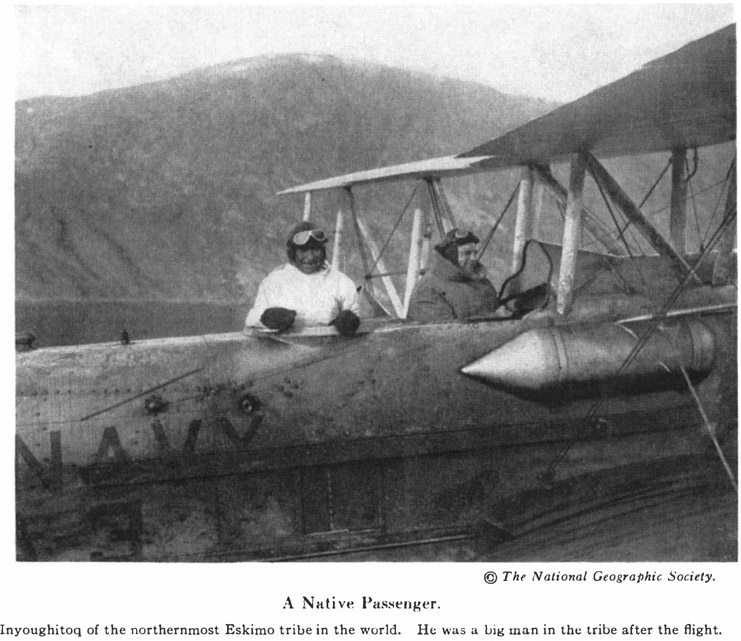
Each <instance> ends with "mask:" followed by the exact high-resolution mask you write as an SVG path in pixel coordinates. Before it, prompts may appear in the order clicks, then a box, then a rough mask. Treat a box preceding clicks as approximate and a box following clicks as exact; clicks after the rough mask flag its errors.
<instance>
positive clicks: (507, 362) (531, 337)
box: [461, 329, 560, 390]
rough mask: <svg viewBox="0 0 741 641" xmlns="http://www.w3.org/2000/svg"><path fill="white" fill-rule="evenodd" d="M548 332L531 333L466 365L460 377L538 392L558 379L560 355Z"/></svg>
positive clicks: (522, 335) (553, 339)
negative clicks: (462, 375)
mask: <svg viewBox="0 0 741 641" xmlns="http://www.w3.org/2000/svg"><path fill="white" fill-rule="evenodd" d="M558 351H559V350H558V346H557V343H556V340H555V338H554V336H553V335H552V334H551V332H550V331H548V330H547V329H538V330H530V331H528V332H525V333H524V334H520V335H519V336H517V337H515V338H513V339H512V340H511V341H509V342H507V343H505V344H504V345H501V346H499V347H497V348H496V349H494V350H492V351H491V352H489V353H488V354H486V355H484V356H482V357H481V358H479V359H478V360H475V361H473V362H472V363H469V364H468V365H466V366H465V367H463V368H462V369H461V374H464V375H465V376H469V377H470V378H474V379H477V380H480V381H484V382H486V383H489V384H492V385H496V386H498V387H506V388H516V389H524V390H540V389H542V388H543V387H545V386H547V385H549V384H552V383H553V382H554V381H557V380H558V378H559V370H560V367H559V354H558Z"/></svg>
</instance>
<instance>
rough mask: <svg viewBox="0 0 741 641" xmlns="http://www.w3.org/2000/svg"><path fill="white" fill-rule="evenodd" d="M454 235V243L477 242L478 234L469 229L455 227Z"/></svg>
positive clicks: (466, 243)
mask: <svg viewBox="0 0 741 641" xmlns="http://www.w3.org/2000/svg"><path fill="white" fill-rule="evenodd" d="M454 235H455V238H454V242H455V244H456V245H468V244H469V243H478V242H479V238H478V236H476V234H474V233H473V232H470V231H461V230H460V229H456V230H455V231H454Z"/></svg>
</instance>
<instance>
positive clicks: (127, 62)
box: [15, 3, 734, 101]
mask: <svg viewBox="0 0 741 641" xmlns="http://www.w3.org/2000/svg"><path fill="white" fill-rule="evenodd" d="M733 20H734V11H733V5H732V4H681V5H680V4H609V5H608V4H604V5H595V4H590V3H587V4H584V3H582V4H555V5H554V4H549V5H535V4H491V3H490V4H459V5H451V4H414V5H412V4H393V5H389V4H383V5H380V4H350V5H332V4H324V5H306V4H300V5H291V6H288V5H280V4H277V5H276V4H271V5H270V6H261V5H253V4H248V5H226V6H223V5H219V6H216V5H186V6H173V5H147V6H131V5H129V6H127V5H117V6H110V5H84V6H83V5H69V4H67V5H42V4H31V5H18V6H16V9H15V37H16V40H15V68H16V92H15V96H16V99H24V98H30V97H35V96H40V95H64V96H71V95H83V94H88V93H93V92H95V91H100V90H103V89H111V88H116V87H123V86H130V85H135V84H140V83H143V82H151V81H155V80H161V79H165V78H169V77H173V76H176V75H179V74H181V73H184V72H187V71H190V70H192V69H196V68H199V67H203V66H207V65H212V64H217V63H221V62H227V61H231V60H237V59H240V58H247V57H251V56H256V55H261V54H270V53H283V52H300V53H316V54H334V55H338V56H342V57H353V58H360V59H365V60H370V61H373V62H378V63H381V64H386V65H390V66H397V67H402V68H407V69H413V70H417V71H423V72H427V73H433V74H437V75H442V76H447V77H453V78H460V79H464V80H472V81H476V82H480V83H483V84H487V85H489V86H493V87H495V88H497V89H499V90H500V91H503V92H505V93H511V94H521V95H529V96H535V97H540V98H545V99H549V100H557V101H568V100H572V99H575V98H578V97H579V96H581V95H584V94H585V93H587V92H589V91H591V90H592V89H595V88H596V87H599V86H601V85H603V84H606V83H608V82H611V81H613V80H616V79H618V78H620V77H622V76H624V75H626V74H628V73H630V72H631V71H633V70H635V69H636V68H638V67H639V66H640V65H642V64H644V63H645V62H648V61H649V60H652V59H653V58H656V57H658V56H660V55H664V54H666V53H669V52H671V51H673V50H675V49H677V48H678V47H680V46H681V45H683V44H685V43H687V42H689V41H691V40H694V39H696V38H698V37H700V36H703V35H705V34H708V33H711V32H713V31H715V30H717V29H719V28H721V27H723V26H725V25H727V24H729V23H730V22H733Z"/></svg>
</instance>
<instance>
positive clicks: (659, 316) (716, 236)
mask: <svg viewBox="0 0 741 641" xmlns="http://www.w3.org/2000/svg"><path fill="white" fill-rule="evenodd" d="M735 218H736V207H733V208H731V209H730V210H729V211H728V212H727V213H726V215H725V217H724V219H723V222H722V223H721V224H720V225H719V226H718V228H717V229H716V230H715V232H714V233H713V236H712V238H711V239H710V241H709V242H708V244H707V246H706V247H705V249H703V251H702V252H701V253H700V255H699V256H698V258H697V260H696V261H695V264H694V265H692V267H691V268H690V270H689V271H688V272H687V274H686V275H685V276H684V278H683V279H682V282H680V283H679V285H677V287H676V288H675V289H674V291H673V292H672V294H671V295H670V296H669V298H668V299H667V300H666V302H665V303H664V305H663V306H662V307H661V310H659V312H657V313H656V314H655V316H654V318H653V322H652V323H651V325H650V326H649V328H648V329H647V330H646V331H645V332H644V334H643V335H642V336H641V337H640V339H639V340H638V341H637V342H636V344H635V345H634V346H633V349H632V350H631V351H630V353H629V354H628V356H627V357H626V358H625V360H624V361H623V363H622V364H621V365H620V367H619V368H618V370H617V372H616V373H615V377H616V378H617V377H618V376H620V375H621V374H622V373H623V372H624V371H625V370H626V369H627V368H628V367H630V365H631V363H632V362H633V361H634V360H635V358H636V357H637V356H638V354H639V353H640V351H641V350H642V349H643V347H644V346H645V344H646V343H647V342H648V340H649V339H650V338H651V336H652V335H653V333H654V332H655V331H656V329H657V328H658V327H659V323H660V322H661V321H662V320H663V319H664V318H665V317H666V314H667V312H668V311H669V310H670V309H671V307H672V306H673V305H674V303H675V302H676V301H677V299H678V298H679V296H680V295H681V293H682V292H683V291H684V288H685V287H686V286H687V283H689V282H690V280H691V279H692V278H693V277H694V275H695V273H696V272H697V269H698V268H699V266H700V263H701V262H702V261H703V260H704V259H705V258H706V257H707V256H708V254H709V253H710V252H711V251H712V250H713V248H714V247H715V245H716V243H717V242H718V241H719V240H720V238H721V236H722V235H723V233H724V232H725V231H726V230H727V229H728V227H729V226H730V225H731V223H732V222H733V221H734V220H735ZM603 403H604V400H602V399H600V400H598V401H597V402H596V403H594V405H592V407H591V408H590V410H589V412H588V413H587V415H586V416H585V417H584V419H583V421H584V422H585V423H589V422H590V421H592V420H593V419H594V417H595V416H596V415H597V412H598V411H599V409H600V408H601V407H602V404H603ZM573 444H574V439H570V440H568V441H567V442H566V443H564V445H563V447H561V449H560V450H559V451H558V452H557V453H556V455H555V456H554V457H553V460H552V461H551V463H550V464H549V465H548V468H547V469H546V472H545V473H544V474H543V476H542V478H543V479H545V480H548V479H550V478H552V476H553V473H554V472H555V470H556V467H558V465H559V464H560V463H561V461H563V460H564V458H565V457H566V454H568V452H569V450H570V449H571V446H572V445H573Z"/></svg>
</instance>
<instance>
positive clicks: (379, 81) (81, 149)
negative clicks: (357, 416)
mask: <svg viewBox="0 0 741 641" xmlns="http://www.w3.org/2000/svg"><path fill="white" fill-rule="evenodd" d="M550 107H552V105H547V104H545V103H543V102H540V101H536V100H532V99H525V98H519V97H513V96H507V95H503V94H501V93H499V92H497V91H496V90H494V89H492V88H489V87H484V86H481V85H476V84H473V83H465V82H460V81H454V80H445V79H439V78H435V77H432V76H427V75H423V74H417V73H412V72H407V71H402V70H399V69H392V68H388V67H382V66H375V65H367V64H359V63H355V62H352V63H351V62H347V61H343V60H340V59H338V58H334V57H329V56H321V57H317V56H311V57H309V56H299V55H285V56H272V57H271V56H264V57H260V58H255V59H249V60H240V61H236V62H233V63H230V64H225V65H219V66H216V67H210V68H207V69H203V70H199V71H196V72H192V73H189V74H186V75H184V76H181V77H178V78H174V79H171V80H168V81H165V82H159V83H153V84H147V85H142V86H137V87H131V88H126V89H120V90H115V91H106V92H101V93H97V94H93V95H90V96H84V97H79V98H36V99H31V100H25V101H20V102H18V103H17V104H16V297H17V299H18V300H25V301H32V300H42V299H50V298H53V299H70V300H92V299H147V300H184V301H207V300H211V301H244V300H249V299H250V298H251V297H252V296H253V295H254V292H255V291H256V288H257V285H258V283H259V281H260V279H261V278H262V277H263V276H264V275H265V274H266V273H267V271H269V269H271V268H272V267H273V266H275V265H276V264H277V263H278V262H280V261H281V260H282V259H283V257H284V253H283V246H284V243H285V234H286V230H287V229H288V228H289V227H290V225H291V224H292V223H293V222H295V221H296V220H298V219H299V217H300V211H301V203H300V199H297V198H295V197H294V198H278V197H276V196H275V193H276V192H277V191H279V190H281V189H284V188H286V187H289V186H291V185H295V184H297V183H301V182H306V181H309V180H315V179H319V178H323V177H327V176H331V175H335V174H339V173H346V172H350V171H356V170H360V169H365V168H369V167H374V166H378V165H383V164H390V163H400V162H407V161H411V160H417V159H421V158H426V157H430V156H438V155H443V154H449V153H456V152H460V151H463V150H465V149H467V148H469V147H472V146H473V145H475V144H477V143H479V142H481V141H482V140H485V139H487V138H490V137H492V136H494V135H497V134H499V133H503V132H504V131H506V130H508V129H510V128H512V127H514V126H516V125H517V124H520V123H522V122H525V121H527V120H529V119H531V118H533V117H534V116H536V115H539V114H541V113H543V112H545V111H547V110H548V109H549V108H550ZM507 196H508V194H507V193H503V194H501V195H497V197H496V200H497V202H499V201H501V202H504V201H505V200H506V198H507ZM454 198H455V199H456V201H458V200H460V199H461V198H463V199H464V201H465V199H466V195H465V194H462V195H454ZM318 201H319V202H318V205H319V209H320V212H319V214H318V215H319V217H320V218H322V217H323V220H326V221H329V220H331V218H332V216H333V215H334V211H336V203H334V202H332V201H331V199H329V200H325V201H321V199H318ZM365 205H366V206H367V203H365ZM392 206H393V207H394V208H396V210H398V208H400V207H401V205H399V204H398V203H395V204H393V205H392V204H391V201H390V199H388V200H384V199H383V198H382V199H381V200H380V201H378V202H374V203H373V204H372V205H371V210H373V211H380V210H383V209H387V208H389V207H392ZM499 207H500V208H501V205H500V206H499ZM494 209H496V207H495V208H494ZM394 218H395V214H394V215H392V216H389V217H388V220H382V219H378V220H376V218H375V217H374V222H373V226H374V228H375V229H376V230H377V231H380V230H381V229H390V227H391V225H392V224H393V222H394V220H393V219H394ZM348 268H349V269H350V270H351V271H352V266H348Z"/></svg>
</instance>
